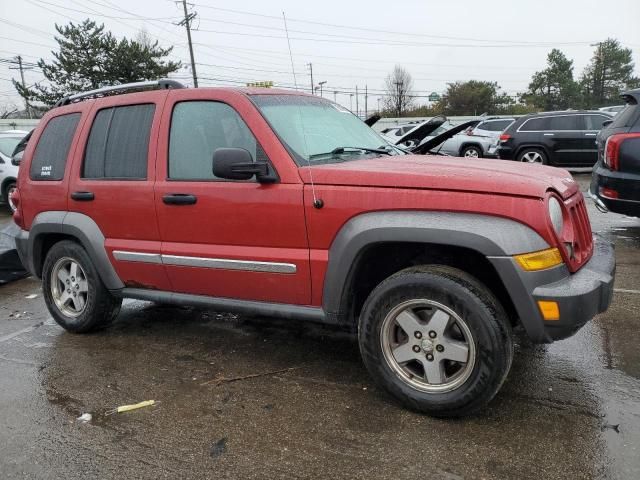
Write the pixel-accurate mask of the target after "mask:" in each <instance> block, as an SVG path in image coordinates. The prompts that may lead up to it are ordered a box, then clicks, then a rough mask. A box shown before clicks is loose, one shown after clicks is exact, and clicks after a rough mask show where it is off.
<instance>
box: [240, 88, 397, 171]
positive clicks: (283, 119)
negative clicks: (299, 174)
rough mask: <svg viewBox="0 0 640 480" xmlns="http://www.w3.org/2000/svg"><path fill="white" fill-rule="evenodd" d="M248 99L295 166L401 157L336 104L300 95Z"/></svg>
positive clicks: (255, 96)
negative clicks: (285, 147) (364, 158)
mask: <svg viewBox="0 0 640 480" xmlns="http://www.w3.org/2000/svg"><path fill="white" fill-rule="evenodd" d="M252 99H253V101H254V103H255V104H256V105H257V106H258V108H259V109H260V111H261V112H262V114H263V115H264V117H265V118H266V119H267V121H268V122H269V123H270V124H271V127H272V128H273V129H274V130H275V132H276V133H277V134H278V136H279V137H280V139H281V140H282V141H283V142H284V143H285V144H286V146H287V148H288V149H289V151H290V152H291V153H292V154H293V156H294V158H295V160H296V162H297V163H298V165H299V166H304V165H308V164H309V163H335V162H345V161H349V160H357V159H359V158H362V157H363V156H365V155H366V156H381V155H389V154H391V155H400V154H402V151H401V150H400V149H397V148H395V147H393V146H391V145H390V144H389V143H388V142H387V141H386V140H384V139H383V138H382V137H380V136H379V135H378V134H377V133H376V132H374V131H373V130H372V129H371V127H369V126H368V125H367V124H365V123H364V122H363V121H362V120H360V119H359V118H358V117H356V116H355V115H354V114H353V113H351V112H350V111H349V110H347V109H346V108H344V107H342V106H341V105H338V104H337V103H333V102H330V101H328V100H326V99H323V98H318V97H312V96H302V95H254V96H252ZM360 149H362V150H360ZM381 150H385V151H382V152H381Z"/></svg>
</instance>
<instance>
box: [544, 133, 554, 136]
mask: <svg viewBox="0 0 640 480" xmlns="http://www.w3.org/2000/svg"><path fill="white" fill-rule="evenodd" d="M554 135H555V133H545V134H544V136H545V137H553V136H554Z"/></svg>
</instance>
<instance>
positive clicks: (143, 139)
mask: <svg viewBox="0 0 640 480" xmlns="http://www.w3.org/2000/svg"><path fill="white" fill-rule="evenodd" d="M154 112H155V105H153V104H142V105H128V106H124V107H112V108H106V109H103V110H100V111H99V112H98V113H97V115H96V117H95V119H94V121H93V125H92V126H91V133H90V134H89V140H88V141H87V147H86V149H85V154H84V162H83V165H82V178H88V179H100V178H109V179H112V180H117V179H121V180H144V179H146V178H147V163H148V161H147V158H148V154H149V134H150V132H151V124H152V122H153V114H154Z"/></svg>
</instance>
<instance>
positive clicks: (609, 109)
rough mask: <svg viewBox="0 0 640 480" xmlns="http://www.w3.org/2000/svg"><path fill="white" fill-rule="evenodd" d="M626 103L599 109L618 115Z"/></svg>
mask: <svg viewBox="0 0 640 480" xmlns="http://www.w3.org/2000/svg"><path fill="white" fill-rule="evenodd" d="M624 107H625V105H613V106H611V107H600V108H599V109H598V110H599V111H601V112H606V113H610V114H611V115H616V114H618V113H620V112H621V111H622V110H624Z"/></svg>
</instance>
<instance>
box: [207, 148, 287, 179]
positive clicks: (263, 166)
mask: <svg viewBox="0 0 640 480" xmlns="http://www.w3.org/2000/svg"><path fill="white" fill-rule="evenodd" d="M213 174H214V175H215V176H216V177H218V178H224V179H227V180H250V179H251V177H253V176H254V175H255V176H256V179H257V180H258V181H259V182H270V181H274V180H275V177H274V176H273V175H269V164H268V163H267V162H254V161H253V157H251V154H250V153H249V152H248V151H247V150H245V149H244V148H217V149H216V151H215V152H213Z"/></svg>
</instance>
